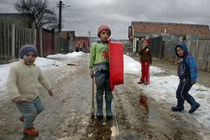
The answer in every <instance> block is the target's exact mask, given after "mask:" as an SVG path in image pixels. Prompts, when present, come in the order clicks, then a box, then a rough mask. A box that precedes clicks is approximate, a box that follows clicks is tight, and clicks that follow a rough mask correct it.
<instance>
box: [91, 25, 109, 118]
mask: <svg viewBox="0 0 210 140" xmlns="http://www.w3.org/2000/svg"><path fill="white" fill-rule="evenodd" d="M97 35H98V37H99V38H100V41H98V42H95V43H93V45H92V46H91V50H90V59H89V68H90V76H91V78H93V76H94V75H95V83H96V102H97V112H96V117H97V118H98V119H103V95H104V92H105V99H106V118H107V119H108V120H109V119H112V109H111V103H112V99H113V95H112V92H111V90H110V77H109V51H108V39H109V37H110V35H111V29H110V28H109V26H107V25H101V26H99V28H98V33H97ZM94 73H95V74H94Z"/></svg>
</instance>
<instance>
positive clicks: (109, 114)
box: [106, 100, 112, 120]
mask: <svg viewBox="0 0 210 140" xmlns="http://www.w3.org/2000/svg"><path fill="white" fill-rule="evenodd" d="M106 118H107V120H110V119H112V100H106Z"/></svg>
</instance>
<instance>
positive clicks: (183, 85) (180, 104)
mask: <svg viewBox="0 0 210 140" xmlns="http://www.w3.org/2000/svg"><path fill="white" fill-rule="evenodd" d="M175 52H176V55H177V56H178V57H179V65H178V71H177V73H178V76H179V79H180V82H179V86H178V88H177V91H176V98H177V106H173V107H171V109H172V110H173V111H182V110H184V101H185V100H186V101H187V102H188V103H189V104H190V105H191V109H190V110H189V113H193V112H194V111H196V110H197V109H198V108H199V106H200V104H199V103H197V102H196V101H195V99H194V98H193V97H192V96H191V95H190V94H189V93H188V92H189V90H190V89H191V87H192V86H193V85H194V84H195V83H196V78H197V75H198V70H197V69H198V66H197V64H196V62H195V59H194V57H193V56H192V55H191V54H190V53H189V52H188V49H187V46H186V44H185V43H184V42H181V43H179V44H178V45H177V46H176V48H175Z"/></svg>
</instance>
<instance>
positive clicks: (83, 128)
mask: <svg viewBox="0 0 210 140" xmlns="http://www.w3.org/2000/svg"><path fill="white" fill-rule="evenodd" d="M60 61H63V62H65V63H66V64H68V65H67V66H63V67H58V68H57V69H53V70H50V71H46V72H45V73H46V75H47V77H48V78H49V80H50V82H51V83H52V85H53V92H54V97H50V96H48V95H47V92H46V91H45V90H44V88H42V87H39V89H40V93H42V94H41V95H40V96H41V98H42V101H43V103H44V105H45V111H44V112H42V113H41V114H40V115H39V116H38V117H37V118H36V121H35V124H34V125H35V128H37V129H38V130H39V132H40V135H39V137H37V138H29V137H24V136H23V134H22V129H23V123H22V122H20V121H19V120H18V117H19V116H20V113H19V112H18V111H17V109H16V107H15V105H14V104H13V103H12V102H11V101H10V100H9V99H7V100H3V101H1V103H0V105H1V108H0V112H1V115H0V140H21V139H22V140H28V139H29V140H77V139H78V140H109V139H112V140H150V139H152V140H202V139H204V136H202V135H201V134H203V135H206V136H207V138H209V137H208V136H210V133H209V132H208V131H207V130H205V128H204V127H203V126H202V125H201V124H200V123H199V122H197V121H196V120H195V119H194V118H193V117H192V116H190V115H186V114H183V113H174V112H172V111H171V110H170V106H171V105H169V104H166V103H164V102H162V103H159V102H156V101H155V100H154V99H151V98H148V97H147V96H146V94H145V93H143V92H142V91H141V90H139V88H138V85H137V84H136V79H137V77H136V75H131V74H125V78H124V82H125V83H124V84H123V85H120V86H117V87H116V88H115V90H114V92H113V94H114V100H113V105H112V108H113V114H114V117H113V119H112V120H111V121H107V120H106V119H104V120H102V121H98V120H96V119H91V79H90V77H89V71H88V56H87V55H86V54H84V55H83V56H82V57H81V58H80V59H77V60H71V59H70V60H60ZM5 94H6V93H5ZM104 109H105V106H104Z"/></svg>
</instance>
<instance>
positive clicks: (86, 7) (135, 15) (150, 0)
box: [0, 0, 210, 39]
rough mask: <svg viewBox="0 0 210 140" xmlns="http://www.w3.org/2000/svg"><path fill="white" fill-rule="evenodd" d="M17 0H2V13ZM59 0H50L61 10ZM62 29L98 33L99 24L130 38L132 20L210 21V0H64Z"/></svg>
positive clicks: (115, 35) (114, 34)
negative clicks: (129, 28) (66, 6)
mask: <svg viewBox="0 0 210 140" xmlns="http://www.w3.org/2000/svg"><path fill="white" fill-rule="evenodd" d="M16 1H17V0H0V13H14V12H16V11H15V9H14V4H13V3H15V2H16ZM58 1H59V0H48V2H49V5H50V7H51V8H53V9H54V10H55V12H56V13H58V8H57V7H56V4H57V3H58ZM63 3H64V4H65V5H70V6H71V7H68V8H64V9H63V25H64V27H63V30H75V32H76V36H88V31H91V36H96V32H97V28H98V26H99V25H100V24H107V25H109V26H110V27H111V30H112V38H117V39H127V38H128V26H129V25H131V22H132V21H152V22H170V23H189V24H202V25H210V8H209V6H210V0H63Z"/></svg>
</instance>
